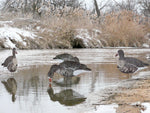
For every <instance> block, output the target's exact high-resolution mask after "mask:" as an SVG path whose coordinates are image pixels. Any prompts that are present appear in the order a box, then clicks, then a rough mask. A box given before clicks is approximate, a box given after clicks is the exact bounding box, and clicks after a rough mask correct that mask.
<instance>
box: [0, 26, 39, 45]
mask: <svg viewBox="0 0 150 113" xmlns="http://www.w3.org/2000/svg"><path fill="white" fill-rule="evenodd" d="M22 37H24V38H30V39H34V38H35V37H37V36H36V35H35V34H34V33H33V32H31V31H27V30H23V29H19V28H13V27H10V26H6V25H5V26H4V27H1V28H0V40H3V42H4V46H5V48H13V47H16V45H15V44H14V43H13V42H12V40H14V41H16V42H20V43H22V45H24V46H26V42H25V39H23V38H22Z"/></svg>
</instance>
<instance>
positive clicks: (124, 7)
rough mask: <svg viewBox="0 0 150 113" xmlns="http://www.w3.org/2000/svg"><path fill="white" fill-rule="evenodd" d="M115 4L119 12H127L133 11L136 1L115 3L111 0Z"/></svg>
mask: <svg viewBox="0 0 150 113" xmlns="http://www.w3.org/2000/svg"><path fill="white" fill-rule="evenodd" d="M113 1H114V2H115V3H116V6H119V9H120V10H128V11H135V10H136V8H135V6H136V4H137V1H136V0H122V1H121V2H117V1H116V0H113Z"/></svg>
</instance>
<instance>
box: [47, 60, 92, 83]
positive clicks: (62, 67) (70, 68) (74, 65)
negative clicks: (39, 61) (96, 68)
mask: <svg viewBox="0 0 150 113" xmlns="http://www.w3.org/2000/svg"><path fill="white" fill-rule="evenodd" d="M78 70H84V71H91V69H90V68H88V67H87V66H86V65H85V64H80V63H79V62H74V61H64V62H62V63H60V64H59V65H56V64H54V65H52V66H51V68H50V70H49V72H48V77H49V81H50V82H51V81H52V78H53V76H54V73H55V72H56V73H59V74H60V75H63V76H65V77H73V76H76V75H79V73H76V71H78ZM81 73H82V71H81Z"/></svg>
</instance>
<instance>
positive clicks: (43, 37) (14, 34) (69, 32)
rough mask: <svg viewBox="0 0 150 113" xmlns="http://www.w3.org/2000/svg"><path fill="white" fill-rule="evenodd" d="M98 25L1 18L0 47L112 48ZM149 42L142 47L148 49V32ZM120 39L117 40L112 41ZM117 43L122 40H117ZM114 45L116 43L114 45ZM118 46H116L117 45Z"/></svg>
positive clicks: (146, 37)
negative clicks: (66, 26) (96, 26)
mask: <svg viewBox="0 0 150 113" xmlns="http://www.w3.org/2000/svg"><path fill="white" fill-rule="evenodd" d="M104 35H107V34H105V33H103V32H102V31H101V30H100V29H98V28H90V29H88V28H82V26H81V28H66V29H65V28H63V26H56V28H55V27H54V29H52V28H51V27H49V26H48V25H45V24H44V23H42V22H41V21H40V20H33V19H29V18H17V19H10V20H8V19H6V21H5V18H4V17H3V16H2V17H1V19H0V48H13V47H16V48H20V49H49V48H66V49H71V48H102V47H111V45H109V44H111V40H109V38H106V37H105V38H103V36H104ZM145 39H146V40H147V43H143V47H145V48H149V44H150V43H149V35H148V36H147V35H146V36H145ZM115 40H116V41H117V39H114V40H113V41H115ZM117 43H119V42H118V41H117ZM112 45H113V44H112ZM116 46H117V45H116Z"/></svg>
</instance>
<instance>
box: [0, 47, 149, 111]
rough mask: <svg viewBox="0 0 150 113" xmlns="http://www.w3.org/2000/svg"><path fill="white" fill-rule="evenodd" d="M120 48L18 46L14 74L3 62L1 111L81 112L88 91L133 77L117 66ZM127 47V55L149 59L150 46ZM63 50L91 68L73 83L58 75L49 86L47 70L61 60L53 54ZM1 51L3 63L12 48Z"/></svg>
mask: <svg viewBox="0 0 150 113" xmlns="http://www.w3.org/2000/svg"><path fill="white" fill-rule="evenodd" d="M117 50H118V49H74V50H62V49H61V50H60V49H58V50H57V49H56V50H18V54H17V59H18V70H17V72H16V73H14V74H13V75H12V74H11V73H9V72H8V71H7V69H5V68H3V67H1V66H0V81H1V82H0V89H1V90H0V100H1V101H0V106H1V107H0V113H10V112H13V113H54V112H55V113H60V112H64V113H78V112H79V111H78V110H77V109H78V108H79V107H80V106H81V105H84V104H85V103H87V101H86V98H87V96H88V95H89V94H91V93H96V92H99V91H103V90H104V89H105V88H107V87H109V86H111V85H116V84H117V83H118V82H120V81H122V80H126V79H130V78H131V77H132V74H123V73H121V72H120V71H119V70H118V69H117V66H116V59H115V54H116V52H117ZM124 50H125V52H126V54H127V55H128V56H133V57H137V58H139V59H142V60H143V61H145V62H148V61H147V60H146V55H147V54H148V53H150V50H149V49H124ZM64 52H66V53H70V54H72V55H74V56H77V57H79V59H80V62H81V63H84V64H86V65H87V66H88V67H89V68H91V69H92V71H91V72H85V73H83V74H80V75H79V76H78V77H74V78H72V79H71V82H72V84H69V85H66V84H64V83H63V81H62V80H63V78H59V79H60V80H58V81H56V82H53V84H52V87H51V88H50V87H49V82H48V78H47V73H48V71H49V69H50V66H51V65H53V64H56V63H58V61H57V60H53V57H54V56H55V55H57V54H59V53H64ZM0 54H1V55H0V62H1V63H2V62H3V61H4V59H5V58H6V57H7V56H9V55H10V54H11V51H10V50H0ZM144 71H147V70H144ZM137 75H138V73H136V74H134V76H137ZM140 75H141V74H140ZM56 79H57V78H56ZM7 80H8V81H7Z"/></svg>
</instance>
